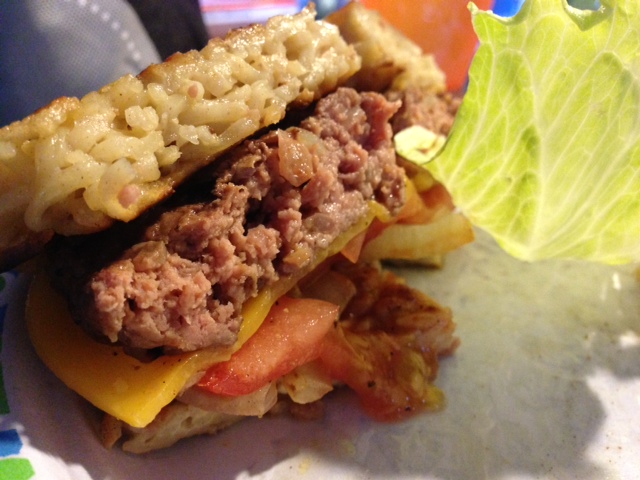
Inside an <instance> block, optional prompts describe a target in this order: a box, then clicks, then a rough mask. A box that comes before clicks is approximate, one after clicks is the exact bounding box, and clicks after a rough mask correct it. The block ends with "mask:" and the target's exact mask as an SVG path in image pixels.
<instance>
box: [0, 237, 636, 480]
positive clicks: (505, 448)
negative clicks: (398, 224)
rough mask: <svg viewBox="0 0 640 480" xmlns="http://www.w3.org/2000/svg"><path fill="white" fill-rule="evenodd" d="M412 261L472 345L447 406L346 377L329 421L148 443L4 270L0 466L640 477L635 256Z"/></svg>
mask: <svg viewBox="0 0 640 480" xmlns="http://www.w3.org/2000/svg"><path fill="white" fill-rule="evenodd" d="M403 274H405V275H406V276H407V278H408V279H409V280H410V282H411V283H412V284H414V285H415V286H418V287H419V288H421V289H423V290H425V291H426V292H428V293H430V294H431V295H432V296H434V297H435V298H436V299H438V300H439V301H440V302H441V303H444V304H446V305H449V306H451V307H452V308H453V310H454V314H455V318H456V321H457V323H458V335H459V336H460V337H461V339H462V345H461V347H460V349H459V350H458V352H457V354H456V355H455V356H454V357H451V358H448V359H446V360H444V361H443V364H442V368H441V371H440V377H439V379H438V382H437V383H438V385H439V386H441V387H442V388H443V389H444V391H445V393H446V395H447V398H448V406H447V408H446V409H445V410H444V411H443V412H441V413H436V414H426V415H422V416H418V417H416V418H414V419H412V420H410V421H407V422H404V423H399V424H379V423H375V422H373V421H371V420H369V419H368V418H366V417H365V416H364V415H363V414H362V413H361V412H360V411H359V409H358V406H357V402H356V401H355V399H354V398H353V396H352V395H350V394H349V393H346V392H341V393H339V394H337V395H335V396H333V397H332V398H331V400H330V401H329V402H328V411H327V415H326V417H325V419H324V420H323V421H319V422H308V423H307V422H295V421H292V420H287V419H263V420H251V421H246V422H244V423H241V424H239V425H237V426H235V427H233V428H231V429H229V430H227V431H226V432H224V433H222V434H219V435H217V436H215V437H200V438H195V439H190V440H187V441H183V442H182V443H180V444H178V445H176V446H175V447H173V448H170V449H168V450H165V451H160V452H156V453H153V454H149V455H145V456H141V457H138V456H132V455H127V454H123V453H122V452H120V451H115V450H114V451H106V450H104V449H103V448H102V447H101V446H100V445H99V444H98V442H97V441H96V439H95V436H94V434H93V431H92V426H91V425H92V422H91V414H90V410H89V409H87V408H86V406H85V405H84V403H83V402H81V401H80V400H79V399H78V398H77V397H76V396H75V395H74V394H72V393H71V392H69V391H68V390H67V389H65V388H64V387H63V386H62V385H61V384H60V383H59V382H58V381H57V379H56V378H54V377H53V376H52V375H51V374H50V373H49V372H48V371H47V370H46V369H45V368H44V367H43V366H42V365H41V363H40V362H39V360H38V359H37V358H36V357H35V356H34V353H33V351H32V349H31V347H30V344H29V342H28V340H27V337H26V333H25V327H24V322H23V318H22V309H23V306H24V298H25V289H26V283H27V280H28V279H27V278H26V276H25V275H20V276H17V277H16V276H15V275H14V274H4V275H3V278H4V280H5V285H4V287H3V289H2V291H0V319H1V318H2V316H5V318H4V322H2V321H0V326H2V325H3V332H2V343H3V345H2V347H3V348H2V356H1V360H2V369H3V372H4V383H5V389H6V392H7V396H8V400H9V409H10V413H8V414H6V415H3V416H1V417H0V422H1V423H0V455H4V456H3V457H2V458H0V478H2V479H9V478H10V479H12V480H23V479H27V478H35V479H47V480H58V479H74V480H79V479H94V480H107V479H109V480H123V479H140V478H149V479H154V480H169V479H171V480H174V479H181V480H192V479H193V480H195V479H211V478H215V479H220V480H230V479H263V480H267V479H278V480H281V479H287V478H303V479H327V478H341V479H365V478H366V479H388V478H395V479H409V478H411V479H451V480H462V479H478V478H490V479H533V478H566V479H576V478H579V479H582V480H591V479H593V480H596V479H597V480H601V479H605V478H607V479H609V478H621V479H632V478H638V475H639V473H638V472H640V455H639V454H638V452H639V448H640V417H639V416H638V411H639V410H640V295H639V293H640V286H639V285H638V283H637V279H636V277H635V270H634V268H633V267H631V266H626V267H622V268H610V267H603V266H600V265H592V264H584V263H575V262H541V263H536V264H523V263H521V262H518V261H516V260H514V259H512V258H509V257H507V256H506V255H505V254H503V253H502V252H501V251H500V250H499V249H498V248H497V247H495V245H494V244H493V243H492V242H491V241H489V240H488V239H487V238H486V237H485V236H484V235H480V238H479V240H478V241H477V242H476V243H475V244H473V245H470V246H468V247H465V248H464V249H462V250H461V251H458V252H455V253H454V254H452V255H450V256H449V258H448V260H447V264H446V267H445V268H444V269H443V270H442V271H435V272H434V271H425V270H411V269H407V270H404V271H403ZM3 305H4V306H6V307H3ZM3 310H5V311H4V312H3ZM11 469H13V470H12V471H11ZM32 472H33V473H32ZM3 475H5V476H3Z"/></svg>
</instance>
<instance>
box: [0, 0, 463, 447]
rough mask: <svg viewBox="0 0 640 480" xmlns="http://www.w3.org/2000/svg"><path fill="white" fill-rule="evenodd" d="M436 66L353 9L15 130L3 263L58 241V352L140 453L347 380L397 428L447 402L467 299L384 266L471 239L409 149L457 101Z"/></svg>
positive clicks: (267, 32)
mask: <svg viewBox="0 0 640 480" xmlns="http://www.w3.org/2000/svg"><path fill="white" fill-rule="evenodd" d="M444 85H445V84H444V76H443V74H442V72H441V71H440V70H439V69H438V67H437V66H436V65H435V63H434V61H433V59H432V58H431V57H430V56H427V55H423V54H422V53H421V52H420V50H419V48H418V47H417V46H415V45H414V44H413V43H411V42H410V41H409V40H407V39H406V38H405V37H404V36H402V35H401V34H400V33H399V32H397V31H396V30H394V29H393V28H392V27H390V26H389V25H388V24H387V23H385V22H384V21H383V20H382V19H381V18H380V17H379V16H378V15H377V14H376V13H375V12H372V11H369V10H367V9H365V8H364V7H363V6H362V5H360V4H358V3H353V4H350V5H349V6H347V7H346V8H345V9H343V10H340V11H338V12H336V13H335V14H334V15H332V16H330V17H329V18H328V19H326V20H322V21H319V20H316V19H315V12H314V8H313V6H310V7H308V8H306V9H305V10H303V11H302V12H300V13H299V14H297V15H292V16H279V17H275V18H273V19H271V20H269V21H268V22H267V23H266V24H265V25H254V26H250V27H246V28H242V29H238V30H234V31H232V32H230V33H229V34H228V35H227V36H226V37H225V38H223V39H213V40H211V42H210V43H209V44H208V45H207V46H206V47H205V48H204V49H203V50H202V51H192V52H188V53H185V54H176V55H174V56H172V57H170V58H169V59H167V60H166V61H165V62H164V63H162V64H159V65H152V66H150V67H149V68H148V69H146V70H145V71H143V72H142V73H141V74H140V75H138V76H126V77H123V78H121V79H119V80H117V81H115V82H113V83H111V84H109V85H107V86H105V87H104V88H103V89H101V90H99V91H97V92H93V93H90V94H88V95H87V96H85V97H84V98H82V99H71V98H62V99H59V100H57V101H55V102H53V103H52V104H50V105H48V106H46V107H44V108H43V109H41V110H39V111H37V112H35V113H34V114H33V115H31V116H29V117H27V118H25V119H23V120H21V121H19V122H16V123H13V124H11V125H8V126H6V127H4V128H3V129H1V130H0V161H1V162H2V163H1V164H0V165H2V170H1V172H0V173H1V176H0V182H1V184H2V187H3V189H2V192H3V193H2V195H3V197H2V203H1V205H2V207H0V208H1V209H2V215H0V219H1V220H0V221H1V222H2V226H3V228H2V229H0V232H1V233H0V259H1V260H2V265H3V267H4V268H8V267H11V266H14V265H16V264H18V263H19V262H22V261H24V260H26V259H27V258H30V257H32V256H34V255H38V259H39V260H38V261H37V262H36V264H37V273H36V274H35V275H34V279H33V282H32V286H31V289H30V292H29V298H28V302H27V310H26V317H27V323H28V329H29V334H30V337H31V341H32V343H33V345H34V347H35V350H36V352H37V354H38V355H39V356H40V358H41V359H42V360H43V362H44V364H45V365H46V366H47V367H48V368H49V369H51V370H52V371H53V373H55V374H56V376H58V378H60V380H61V381H62V382H64V383H65V384H66V385H67V386H68V387H69V388H71V389H72V390H74V391H75V392H77V393H78V394H79V395H81V396H82V397H84V398H85V399H86V400H87V401H88V402H90V403H91V404H93V405H94V406H95V407H96V408H97V409H98V410H100V411H101V412H103V413H102V421H101V424H100V436H101V438H102V441H103V443H104V444H105V445H107V446H112V445H114V444H118V445H121V446H122V448H123V449H124V450H127V451H130V452H135V453H143V452H147V451H150V450H154V449H158V448H163V447H167V446H169V445H171V444H173V443H175V442H176V441H178V440H179V439H181V438H184V437H188V436H192V435H197V434H202V433H214V432H217V431H219V430H220V429H222V428H226V427H228V426H229V425H231V424H233V423H235V422H237V421H239V420H241V419H244V418H247V417H263V416H265V415H270V414H275V413H281V412H284V411H287V412H290V413H291V415H293V416H294V417H296V418H315V417H316V416H318V415H319V414H320V413H321V411H322V405H323V404H322V399H323V398H324V397H325V396H326V395H327V394H329V393H330V392H331V391H332V390H334V389H336V388H342V387H347V388H350V389H352V390H353V391H354V392H355V394H356V395H357V396H358V397H359V399H360V400H361V404H362V406H363V408H364V410H365V411H366V412H368V413H369V414H370V415H371V416H373V417H374V418H376V419H379V420H383V421H389V420H396V419H401V418H405V417H406V416H407V415H411V414H414V413H416V412H420V411H425V410H433V409H437V408H440V407H441V406H442V405H443V395H442V393H441V392H440V390H439V389H438V388H437V387H435V386H434V384H433V381H434V379H435V377H436V374H437V369H438V361H439V358H440V357H441V356H442V355H447V354H450V353H452V352H453V351H454V350H455V348H456V347H457V344H458V340H457V339H456V337H455V336H454V329H455V325H454V323H453V321H452V315H451V312H450V311H449V309H447V308H446V307H443V306H441V305H439V304H438V303H437V302H436V301H434V300H432V299H431V298H429V297H428V296H427V295H426V294H425V293H423V292H419V291H417V290H415V289H413V288H411V287H409V286H408V285H406V284H405V283H404V282H403V281H402V279H400V278H399V277H397V276H396V275H395V274H393V273H391V272H390V271H388V270H386V269H385V268H383V266H382V265H383V263H382V262H383V261H386V260H391V261H401V262H420V263H427V264H429V265H438V264H439V263H440V262H441V259H442V256H443V255H444V254H446V253H447V252H448V251H450V250H452V249H455V248H458V247H459V246H461V245H463V244H465V243H467V242H469V241H471V240H472V238H473V233H472V229H471V227H470V224H469V223H468V221H467V220H466V219H465V218H464V217H463V216H462V215H460V214H459V213H458V212H457V211H456V210H455V208H454V206H453V205H452V203H451V199H450V197H449V196H448V194H447V192H446V191H445V189H444V188H443V187H442V185H440V184H439V183H437V182H436V181H434V179H433V178H432V177H431V176H430V175H429V174H428V173H427V172H425V171H423V170H422V169H420V168H419V167H416V166H414V165H412V164H410V163H408V162H406V161H405V160H403V159H402V158H400V157H398V156H397V155H396V153H395V150H394V146H393V135H394V133H395V132H397V131H399V130H401V129H404V128H406V127H407V126H410V125H415V124H419V125H421V126H423V127H425V128H428V129H430V130H431V131H432V132H433V133H434V136H435V137H436V138H440V139H444V138H446V135H447V134H448V131H449V128H450V126H451V123H452V121H453V117H454V115H455V112H456V109H457V101H456V99H455V98H454V97H453V96H452V95H450V94H448V93H447V92H446V89H445V87H444Z"/></svg>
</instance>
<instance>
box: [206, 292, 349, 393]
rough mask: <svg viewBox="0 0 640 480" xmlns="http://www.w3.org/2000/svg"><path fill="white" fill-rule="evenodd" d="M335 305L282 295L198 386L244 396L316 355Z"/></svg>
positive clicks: (335, 313)
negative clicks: (255, 327)
mask: <svg viewBox="0 0 640 480" xmlns="http://www.w3.org/2000/svg"><path fill="white" fill-rule="evenodd" d="M338 315H339V308H338V307H337V306H336V305H333V304H331V303H328V302H324V301H321V300H313V299H302V298H290V297H282V298H280V299H279V300H278V301H277V302H276V304H275V305H274V306H273V307H272V308H271V311H270V312H269V315H268V316H267V318H266V319H265V321H264V323H263V324H262V325H261V326H260V328H259V329H258V331H257V332H256V333H255V334H254V335H253V336H252V337H251V338H250V339H249V340H248V341H247V343H245V344H244V345H243V346H242V348H241V349H240V350H238V351H237V352H236V353H234V354H233V356H232V357H231V358H230V359H229V360H228V361H227V362H223V363H219V364H217V365H214V366H213V367H211V368H210V369H209V370H207V372H206V373H205V374H204V376H203V377H202V378H201V379H200V381H199V382H198V387H200V388H203V389H205V390H207V391H209V392H212V393H215V394H219V395H229V396H235V395H247V394H249V393H252V392H254V391H256V390H258V389H259V388H260V387H263V386H264V385H266V384H267V383H269V382H271V381H274V380H276V379H278V378H280V377H282V376H283V375H286V374H287V373H289V372H291V371H292V370H293V369H295V368H296V367H299V366H300V365H303V364H305V363H308V362H310V361H312V360H314V359H315V358H317V357H318V356H319V355H320V346H321V343H322V342H321V340H322V339H323V338H324V337H325V336H326V334H327V333H328V332H329V330H331V328H332V326H333V325H334V322H336V321H337V320H338Z"/></svg>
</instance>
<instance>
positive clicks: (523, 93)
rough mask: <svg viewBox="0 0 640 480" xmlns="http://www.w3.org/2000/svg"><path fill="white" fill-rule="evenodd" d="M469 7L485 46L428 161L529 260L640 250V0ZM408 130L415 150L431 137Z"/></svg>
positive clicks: (478, 217) (476, 216)
mask: <svg viewBox="0 0 640 480" xmlns="http://www.w3.org/2000/svg"><path fill="white" fill-rule="evenodd" d="M469 8H470V10H471V13H472V15H473V24H474V28H475V29H476V32H477V34H478V37H479V39H480V45H479V48H478V51H477V53H476V56H475V57H474V60H473V62H472V65H471V68H470V72H469V86H468V90H467V93H466V95H465V98H464V100H463V103H462V106H461V108H460V111H459V113H458V116H457V118H456V121H455V123H454V126H453V129H452V131H451V135H450V136H449V139H448V140H447V142H446V143H445V146H444V148H443V149H442V150H441V152H440V154H439V155H438V156H437V157H436V158H435V160H432V161H430V162H429V163H427V164H426V166H427V168H428V169H429V170H430V171H431V172H432V173H433V174H434V176H435V177H436V178H438V179H439V180H441V181H442V182H443V183H444V184H445V185H446V187H447V188H448V189H449V191H450V192H451V194H452V196H453V199H454V201H455V202H456V204H457V205H458V207H459V208H460V209H461V210H462V211H463V212H464V213H465V214H466V215H467V216H468V217H469V219H470V220H471V221H472V222H473V223H474V224H475V225H477V226H478V227H480V228H482V229H484V230H486V231H488V232H489V233H490V234H491V235H492V236H493V237H494V238H496V240H497V241H498V242H499V243H500V245H501V246H502V247H503V248H504V249H505V250H506V251H507V252H509V253H510V254H512V255H514V256H516V257H518V258H521V259H524V260H529V261H531V260H538V259H543V258H551V257H562V258H581V259H588V260H593V261H598V262H605V263H626V262H634V261H638V260H640V2H638V1H637V0H602V1H601V5H600V7H599V8H598V9H597V10H580V9H577V8H574V7H571V6H570V5H569V4H568V3H567V0H527V1H526V2H525V3H524V5H523V6H522V8H521V10H520V11H519V12H518V14H517V15H515V16H514V17H512V18H502V17H499V16H497V15H494V14H493V13H491V12H483V11H479V10H478V9H477V8H476V7H475V5H473V4H470V7H469ZM407 138H409V139H410V140H409V141H410V142H415V143H413V144H404V145H402V146H401V147H402V148H401V150H402V151H403V153H404V155H408V156H410V157H411V156H412V155H411V153H410V152H411V151H412V150H413V151H418V150H419V146H418V145H419V143H420V142H419V140H416V138H415V135H412V136H407ZM407 152H409V153H407ZM421 158H422V160H421ZM423 160H424V157H419V156H416V158H415V161H416V162H417V163H422V162H423Z"/></svg>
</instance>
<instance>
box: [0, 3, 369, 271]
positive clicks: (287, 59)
mask: <svg viewBox="0 0 640 480" xmlns="http://www.w3.org/2000/svg"><path fill="white" fill-rule="evenodd" d="M359 68H360V57H359V56H358V54H357V53H356V52H355V50H354V48H353V47H351V46H350V45H348V44H347V43H346V42H345V40H343V38H342V37H341V35H340V33H339V31H338V28H336V26H334V25H332V24H330V23H327V22H323V21H316V20H315V10H314V8H313V7H308V8H306V9H305V10H303V11H302V12H300V13H299V14H297V15H294V16H281V17H274V18H272V19H270V20H269V21H268V23H267V24H266V25H253V26H250V27H246V28H242V29H238V30H234V31H232V32H230V33H229V34H228V35H227V37H226V38H224V39H213V40H211V41H210V42H209V44H208V45H207V46H206V47H205V48H204V49H203V50H201V51H191V52H187V53H184V54H175V55H173V56H172V57H170V58H169V59H168V60H167V61H166V62H164V63H161V64H158V65H152V66H150V67H149V68H147V69H146V70H144V71H143V72H142V73H140V75H138V76H132V75H127V76H124V77H122V78H120V79H118V80H116V81H115V82H113V83H111V84H109V85H107V86H105V87H103V88H102V89H101V90H99V91H97V92H92V93H89V94H88V95H86V96H85V97H83V98H82V99H77V98H60V99H58V100H55V101H54V102H52V103H51V104H50V105H48V106H46V107H44V108H43V109H41V110H39V111H37V112H36V113H34V114H33V115H31V116H29V117H27V118H25V119H23V120H21V121H19V122H14V123H12V124H11V125H8V126H6V127H4V128H2V129H0V227H1V228H0V267H2V269H3V270H4V268H7V267H10V266H12V265H15V264H17V263H18V262H19V261H21V260H24V259H26V258H27V257H28V256H29V255H32V254H33V253H35V252H36V251H37V250H38V249H40V248H41V247H42V245H43V244H44V243H45V242H47V241H48V239H49V238H51V236H52V235H53V234H54V232H55V233H60V234H63V235H75V234H84V233H91V232H95V231H99V230H103V229H105V228H107V227H108V226H109V225H110V224H112V223H113V221H114V220H122V221H129V220H131V219H133V218H135V217H136V216H138V215H139V214H140V213H141V212H142V211H144V210H145V209H147V208H148V207H150V206H151V205H153V204H155V203H157V202H158V201H160V200H162V199H163V198H165V197H167V196H168V195H169V194H171V192H172V191H173V189H174V187H175V186H176V185H177V184H179V183H180V182H182V181H183V180H184V179H186V178H187V177H188V176H189V175H190V174H192V173H193V172H195V171H196V170H198V169H199V168H201V167H203V166H205V165H206V164H209V163H211V162H212V161H213V160H215V159H216V158H217V157H218V156H220V155H221V154H222V153H223V152H224V151H226V150H227V149H229V148H230V147H232V146H233V145H235V144H237V143H239V142H240V141H242V140H243V139H245V138H246V137H248V136H250V135H252V134H254V133H255V132H257V131H258V130H260V129H261V128H263V127H265V126H267V125H272V124H274V123H276V122H278V121H280V120H281V119H282V118H283V117H284V115H285V111H286V110H287V108H288V107H290V106H305V105H308V104H309V103H311V102H313V101H314V100H316V99H318V98H320V97H322V96H323V95H324V94H326V93H328V92H330V91H332V90H334V89H335V88H336V87H337V86H338V85H340V84H343V83H344V82H345V80H347V79H348V78H349V77H350V76H351V75H353V73H354V72H356V71H357V70H358V69H359Z"/></svg>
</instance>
